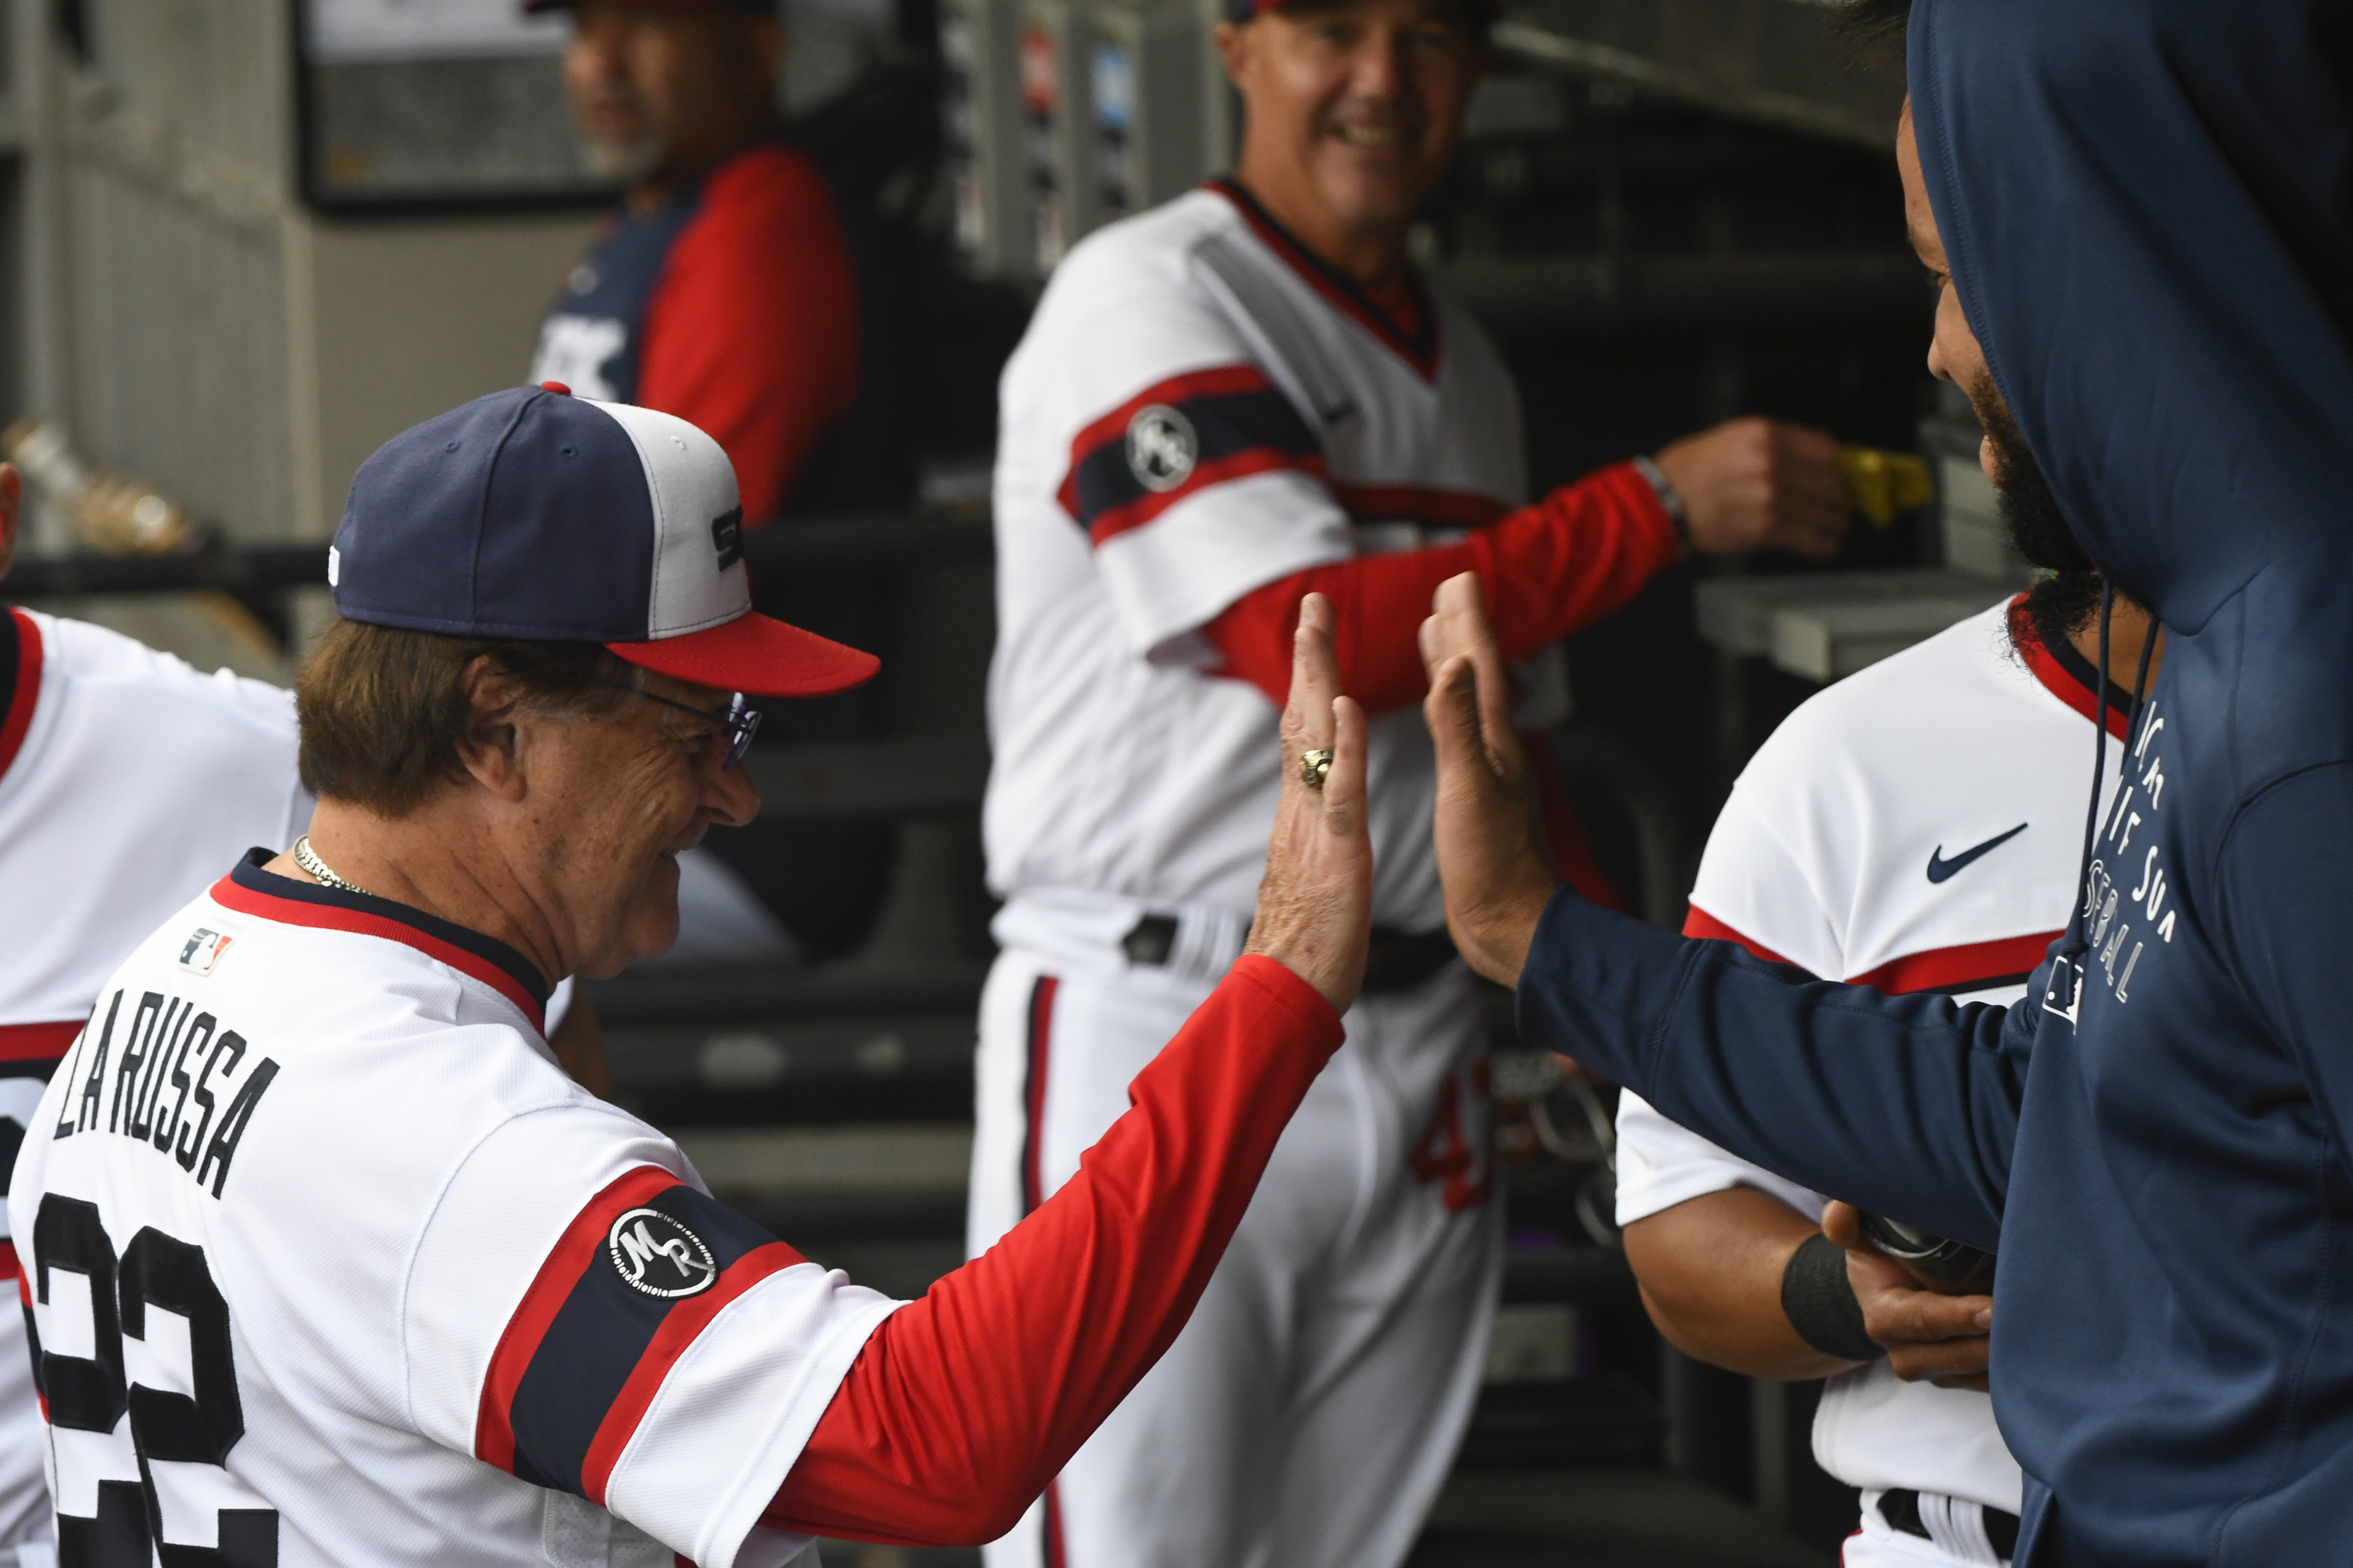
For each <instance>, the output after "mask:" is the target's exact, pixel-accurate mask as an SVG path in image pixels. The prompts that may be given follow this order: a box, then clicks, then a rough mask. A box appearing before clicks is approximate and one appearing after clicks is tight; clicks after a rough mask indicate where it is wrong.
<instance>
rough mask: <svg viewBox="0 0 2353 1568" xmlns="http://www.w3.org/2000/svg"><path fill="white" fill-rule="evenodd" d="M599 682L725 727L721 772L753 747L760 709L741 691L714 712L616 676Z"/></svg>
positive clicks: (742, 758)
mask: <svg viewBox="0 0 2353 1568" xmlns="http://www.w3.org/2000/svg"><path fill="white" fill-rule="evenodd" d="M600 684H602V685H606V686H609V687H611V688H612V689H614V690H616V691H626V692H628V693H629V694H630V695H631V696H633V697H642V698H644V699H645V700H647V701H649V702H659V703H660V704H661V705H662V706H663V707H665V708H675V709H677V710H679V711H680V712H681V713H691V714H693V715H694V716H695V717H696V718H698V719H700V720H702V721H703V722H704V723H706V724H716V725H718V726H719V727H720V728H721V729H723V730H724V731H727V733H728V735H729V737H730V739H729V740H728V742H727V755H726V757H725V759H724V760H723V761H722V762H721V763H720V764H719V771H720V772H722V773H725V772H726V771H727V770H728V769H730V768H732V767H733V766H734V765H735V764H736V763H740V762H742V761H743V760H744V752H748V751H750V750H751V749H752V737H753V736H754V735H756V734H758V733H759V732H760V710H758V709H757V708H754V707H753V706H752V703H751V700H750V699H748V698H746V697H745V696H744V694H743V693H742V692H740V691H738V692H735V693H734V694H733V695H732V696H731V697H729V698H728V700H727V706H726V708H725V710H723V711H720V712H715V713H714V712H712V710H709V709H707V708H697V707H695V706H693V705H692V704H691V703H686V702H677V701H673V700H670V698H667V697H663V696H661V695H659V694H658V693H656V692H651V691H648V690H647V689H645V688H644V687H642V686H630V685H628V684H627V683H625V682H622V681H618V680H607V681H603V682H601V683H600Z"/></svg>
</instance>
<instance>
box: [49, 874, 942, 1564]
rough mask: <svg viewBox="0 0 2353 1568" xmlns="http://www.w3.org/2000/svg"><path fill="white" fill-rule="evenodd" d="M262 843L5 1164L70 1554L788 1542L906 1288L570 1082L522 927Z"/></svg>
mask: <svg viewBox="0 0 2353 1568" xmlns="http://www.w3.org/2000/svg"><path fill="white" fill-rule="evenodd" d="M265 859H266V856H264V855H261V854H259V853H257V854H256V855H255V856H253V857H251V858H248V860H247V861H246V862H244V863H242V864H240V865H238V866H237V868H236V869H235V870H234V871H233V872H232V873H231V874H230V875H229V876H227V877H226V878H223V879H221V880H220V881H219V882H217V883H216V884H215V885H214V886H213V888H212V889H211V890H210V891H209V892H207V893H205V894H203V895H201V896H199V897H198V898H196V899H195V901H194V902H192V903H190V904H189V905H187V906H186V908H185V909H184V910H181V911H180V912H179V913H178V914H177V915H175V916H174V917H172V918H171V919H170V920H169V921H166V922H165V923H164V925H163V926H162V927H161V928H159V929H158V930H157V931H154V932H153V935H151V936H150V937H148V938H147V939H146V940H145V941H144V942H142V943H141V944H140V945H139V946H138V948H137V949H136V951H134V952H132V954H131V955H130V957H129V959H128V960H127V961H126V962H125V963H123V964H122V965H121V968H120V969H118V970H117V971H116V972H115V973H114V975H113V977H112V978H111V979H110V980H109V981H108V982H107V983H106V984H105V987H104V989H103V992H102V994H101V995H100V1002H99V1007H98V1010H97V1012H96V1013H95V1014H94V1015H93V1016H92V1017H91V1020H90V1024H89V1026H88V1027H86V1028H85V1029H84V1030H83V1031H82V1033H81V1035H80V1037H79V1039H78V1040H77V1041H76V1042H75V1044H74V1046H73V1048H72V1050H71V1051H70V1053H69V1055H68V1057H67V1058H66V1061H65V1063H64V1065H63V1066H62V1067H61V1068H59V1070H58V1074H57V1076H56V1079H54V1081H53V1082H52V1083H51V1084H50V1086H49V1089H48V1091H47V1096H46V1097H45V1098H44V1099H43V1100H42V1101H41V1104H40V1106H39V1108H38V1110H37V1119H36V1121H35V1123H34V1126H33V1129H32V1131H30V1133H29V1134H28V1135H27V1137H26V1142H25V1147H24V1152H23V1154H22V1155H21V1156H20V1158H19V1161H18V1163H17V1169H16V1185H15V1191H14V1192H13V1193H12V1194H11V1195H10V1199H9V1205H10V1213H11V1216H12V1218H13V1219H14V1221H15V1223H16V1225H18V1226H20V1227H22V1228H21V1230H20V1232H19V1234H21V1235H24V1236H26V1237H29V1238H30V1244H29V1246H28V1247H26V1252H25V1269H24V1275H23V1279H22V1280H21V1282H20V1287H21V1289H23V1291H24V1293H25V1295H26V1305H27V1309H28V1313H29V1316H30V1317H31V1319H32V1321H33V1325H34V1328H35V1331H36V1332H37V1353H38V1357H39V1367H40V1374H41V1384H42V1393H43V1396H44V1400H45V1406H46V1414H47V1417H48V1419H49V1422H50V1426H51V1433H52V1463H51V1471H50V1475H51V1481H52V1486H53V1489H54V1490H55V1493H56V1496H57V1499H58V1531H59V1544H60V1557H61V1559H62V1560H64V1561H75V1560H77V1554H78V1553H79V1554H80V1556H79V1561H84V1562H90V1563H123V1564H126V1565H127V1564H132V1563H145V1562H147V1561H148V1560H149V1558H148V1552H149V1548H150V1545H151V1544H157V1545H160V1546H161V1547H162V1549H163V1550H162V1556H163V1560H164V1561H166V1562H171V1561H174V1560H175V1559H174V1558H173V1557H172V1556H171V1549H172V1548H173V1547H174V1545H178V1546H182V1547H186V1548H199V1547H217V1548H218V1550H219V1551H220V1552H221V1556H220V1558H218V1559H217V1560H215V1559H204V1560H203V1561H219V1562H222V1563H278V1564H282V1565H285V1568H301V1565H309V1564H320V1565H322V1568H323V1565H326V1564H345V1565H352V1564H365V1563H451V1562H460V1561H462V1562H466V1563H513V1564H522V1563H532V1564H544V1563H559V1564H572V1563H581V1564H586V1563H597V1564H607V1563H611V1564H619V1563H629V1564H646V1565H648V1568H650V1565H652V1564H656V1563H669V1562H670V1560H671V1553H672V1552H677V1553H679V1554H681V1556H683V1557H685V1558H687V1559H690V1560H691V1561H692V1562H694V1563H701V1564H702V1565H703V1568H729V1565H730V1564H737V1563H744V1564H751V1563H781V1562H784V1561H786V1560H787V1559H788V1558H790V1557H792V1556H793V1555H796V1554H797V1553H798V1552H800V1551H801V1550H802V1549H803V1548H804V1547H805V1546H806V1545H807V1542H806V1540H805V1539H804V1538H799V1537H793V1536H786V1535H783V1534H780V1533H777V1532H775V1531H766V1530H763V1529H759V1528H757V1526H756V1521H757V1520H758V1518H759V1516H760V1513H761V1511H762V1510H763V1509H764V1508H765V1506H766V1504H767V1503H768V1501H769V1500H770V1499H771V1498H772V1497H773V1496H774V1494H775V1492H776V1489H777V1487H778V1486H779V1485H780V1484H782V1482H783V1480H784V1479H785V1476H786V1472H787V1471H788V1470H789V1469H790V1468H792V1465H793V1463H794V1461H795V1460H796V1458H797V1457H798V1455H799V1453H800V1450H801V1447H802V1445H803V1443H804V1442H805V1441H806V1440H807V1436H808V1434H809V1432H810V1431H811V1430H812V1429H813V1428H814V1427H815V1426H816V1425H817V1422H818V1417H819V1416H820V1415H822V1414H823V1412H824V1410H825V1408H826V1406H827V1405H828V1403H829V1402H830V1401H831V1399H832V1397H833V1394H834V1391H835V1388H836V1386H837V1384H839V1381H840V1379H841V1377H842V1376H843V1374H844V1373H845V1372H846V1371H847V1370H848V1369H849V1365H850V1363H851V1362H852V1360H853V1359H854V1358H855V1357H856V1355H857V1353H858V1351H859V1349H860V1346H861V1345H863V1344H864V1342H865V1341H866V1338H867V1336H868V1334H869V1333H870V1332H871V1331H872V1330H873V1328H874V1327H875V1326H876V1325H877V1324H878V1323H880V1322H881V1321H882V1319H883V1318H884V1317H885V1316H886V1315H887V1314H888V1313H889V1312H890V1311H891V1310H892V1308H893V1307H894V1306H895V1305H896V1303H894V1302H892V1301H890V1300H886V1299H885V1298H883V1297H881V1296H879V1295H876V1294H875V1293H874V1292H872V1291H871V1290H865V1289H859V1288H857V1287H854V1286H851V1285H849V1283H848V1281H847V1280H845V1279H843V1278H842V1277H841V1276H840V1275H839V1274H833V1273H828V1271H826V1270H825V1269H822V1268H818V1266H816V1265H815V1264H812V1263H808V1262H806V1261H804V1260H803V1259H802V1258H800V1257H799V1255H797V1253H795V1252H794V1251H793V1250H792V1249H791V1248H789V1247H786V1246H785V1245H784V1244H783V1243H782V1242H779V1241H776V1240H775V1239H773V1238H771V1237H768V1236H767V1235H765V1233H763V1232H761V1231H760V1230H759V1229H757V1227H755V1226H752V1225H750V1224H749V1223H748V1222H746V1221H744V1220H743V1219H741V1218H740V1217H738V1216H736V1215H733V1214H731V1213H730V1212H728V1211H727V1210H725V1209H723V1208H722V1207H720V1206H719V1205H717V1204H715V1203H713V1202H712V1200H711V1198H710V1197H709V1195H708V1194H707V1193H706V1192H705V1191H704V1189H703V1187H702V1184H701V1183H700V1181H699V1180H698V1179H697V1178H696V1176H695V1174H694V1172H693V1171H692V1169H691V1167H690V1166H689V1165H688V1163H687V1162H686V1160H685V1158H684V1157H683V1156H682V1155H681V1153H680V1152H679V1151H678V1149H677V1147H676V1146H675V1145H674V1144H672V1143H671V1142H670V1141H669V1140H667V1139H665V1138H663V1137H662V1136H661V1135H660V1134H659V1133H658V1132H656V1131H653V1130H652V1129H651V1128H649V1127H648V1126H646V1125H645V1124H644V1123H642V1122H640V1121H637V1120H636V1119H635V1118H633V1117H630V1116H628V1115H627V1114H626V1113H624V1112H622V1111H620V1110H616V1109H615V1108H614V1107H612V1106H610V1105H608V1104H606V1103H605V1102H603V1101H600V1100H596V1099H595V1098H593V1097H592V1096H590V1095H589V1094H588V1093H587V1092H586V1091H585V1090H583V1089H580V1088H578V1087H577V1086H576V1085H575V1084H574V1083H573V1082H572V1081H571V1079H568V1078H566V1077H565V1075H564V1073H563V1072H562V1070H561V1069H560V1068H557V1066H556V1065H555V1062H554V1058H553V1056H552V1055H551V1053H550V1052H549V1050H548V1047H547V1045H546V1042H545V1040H544V1039H543V1037H542V1035H541V1006H542V1001H543V990H542V987H541V983H540V980H539V976H538V974H537V973H536V972H535V971H534V970H533V968H532V966H531V965H530V964H529V963H527V962H526V961H525V960H524V959H523V958H522V956H521V955H520V954H517V953H515V952H512V950H511V949H508V948H506V947H504V946H503V945H501V944H500V943H498V942H493V941H491V940H489V939H487V938H485V937H482V936H480V935H479V934H477V933H474V932H471V931H465V930H462V929H460V928H459V927H456V926H452V925H449V924H448V923H446V922H443V921H437V920H435V919H433V918H431V917H429V916H427V915H423V914H421V913H419V912H417V911H416V910H410V909H406V907H404V906H402V905H399V904H396V903H394V902H391V901H390V900H383V899H377V898H373V897H370V896H367V895H364V894H355V893H350V892H346V891H343V890H339V889H332V888H326V887H321V886H317V885H314V884H311V883H306V882H298V881H294V880H292V879H286V878H281V877H277V876H274V875H272V874H271V873H269V872H267V871H265V870H263V869H261V865H262V863H263V861H264V860H265ZM188 1561H198V1559H194V1558H191V1559H188Z"/></svg>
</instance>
